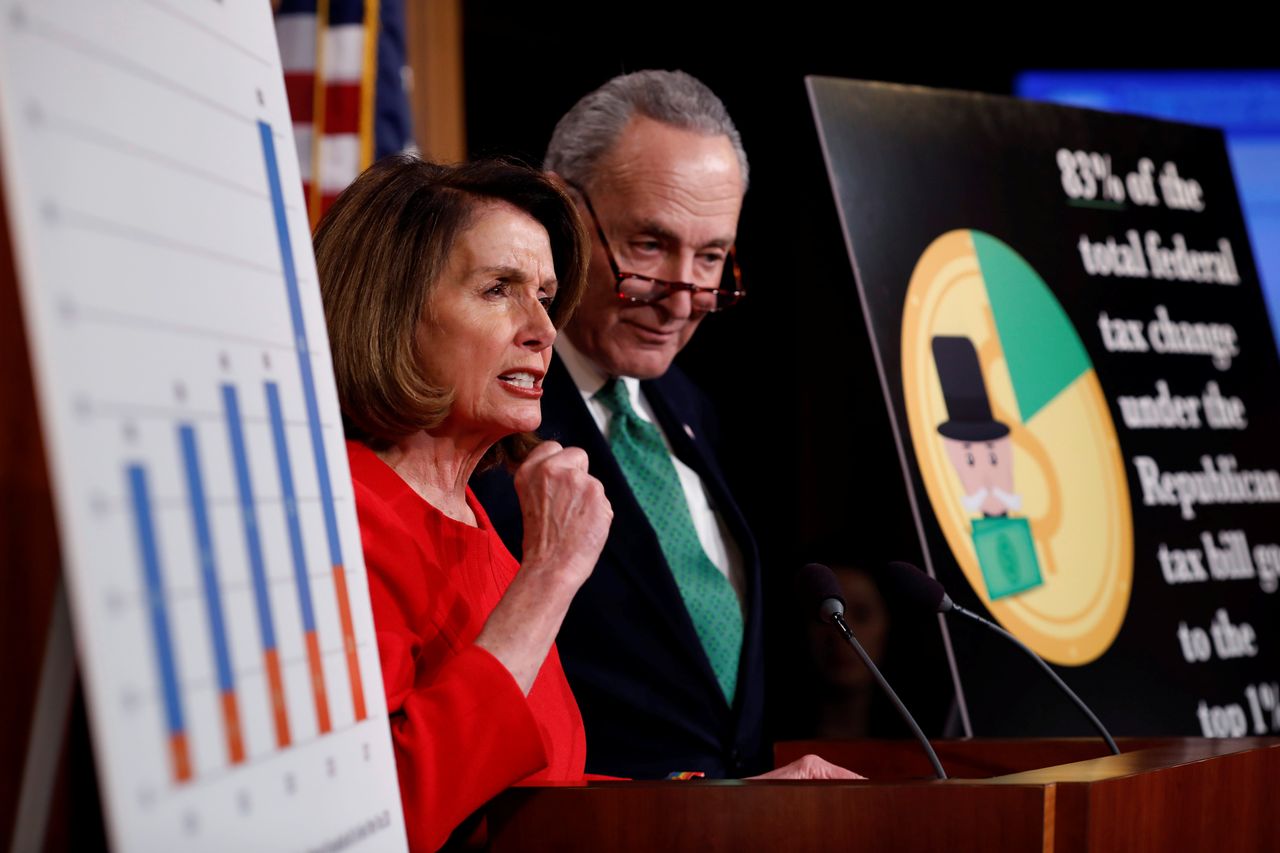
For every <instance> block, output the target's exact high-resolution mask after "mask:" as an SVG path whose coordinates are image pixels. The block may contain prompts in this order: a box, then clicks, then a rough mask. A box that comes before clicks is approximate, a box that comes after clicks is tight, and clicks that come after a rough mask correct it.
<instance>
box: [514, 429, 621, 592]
mask: <svg viewBox="0 0 1280 853" xmlns="http://www.w3.org/2000/svg"><path fill="white" fill-rule="evenodd" d="M515 486H516V496H517V497H518V498H519V499H520V510H521V512H522V513H523V515H524V562H523V563H522V564H521V572H522V573H524V572H546V573H548V574H549V575H550V577H551V578H552V579H554V580H555V581H558V582H560V583H564V584H567V585H569V586H570V587H571V588H572V589H571V593H570V594H571V595H572V593H573V592H577V590H578V587H580V586H582V583H583V582H584V581H585V580H586V579H587V578H588V577H589V576H590V575H591V571H592V569H594V568H595V565H596V559H597V558H598V557H599V556H600V551H601V550H602V549H603V548H604V543H605V539H607V538H608V536H609V523H610V522H611V521H612V520H613V507H611V506H610V505H609V499H608V498H606V497H605V496H604V486H602V485H601V484H600V481H599V480H597V479H596V478H595V477H592V476H591V475H590V474H588V473H587V454H586V452H585V451H583V450H582V449H581V448H578V447H561V446H560V445H559V444H558V443H557V442H554V441H546V442H543V443H542V444H540V445H538V446H537V447H535V448H534V449H533V452H532V453H530V454H529V457H528V458H527V459H525V461H524V463H523V464H522V465H521V466H520V468H519V469H517V471H516V476H515Z"/></svg>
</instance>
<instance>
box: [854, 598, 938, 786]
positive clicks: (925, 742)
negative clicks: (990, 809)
mask: <svg viewBox="0 0 1280 853" xmlns="http://www.w3.org/2000/svg"><path fill="white" fill-rule="evenodd" d="M830 619H831V623H832V624H833V625H835V626H836V627H837V628H838V629H840V633H841V634H843V635H844V638H845V639H846V640H848V641H849V645H851V646H853V650H854V651H855V652H857V653H858V657H859V658H861V659H862V663H863V664H864V665H865V666H866V667H867V669H868V670H870V671H871V675H872V676H873V677H874V678H875V680H876V683H877V684H879V685H880V689H881V690H883V691H884V692H885V695H886V696H888V697H889V700H890V701H891V702H893V705H894V707H895V708H897V709H898V713H899V714H900V715H901V716H902V719H904V720H906V721H907V725H908V726H910V727H911V733H912V734H913V735H915V738H916V740H918V741H919V742H920V746H922V747H924V751H925V754H926V755H927V756H929V763H930V764H932V765H933V773H934V775H935V776H937V777H938V778H939V779H946V778H947V771H945V770H943V769H942V762H940V761H938V754H937V753H936V752H934V751H933V746H932V745H930V743H929V739H928V738H927V737H925V736H924V732H922V731H920V726H919V725H918V724H917V723H916V721H915V718H914V717H912V716H911V714H910V712H908V711H907V707H906V706H905V705H903V704H902V700H901V699H899V698H898V694H897V693H895V692H893V688H892V687H890V686H889V682H887V681H885V679H884V676H883V675H881V674H880V668H879V667H877V666H876V665H875V664H874V663H873V662H872V660H871V656H870V655H868V654H867V651H866V649H864V648H862V644H861V643H859V642H858V638H857V637H855V636H853V631H852V630H851V629H850V628H849V623H848V622H846V621H844V614H843V613H840V612H838V611H837V612H835V613H832V614H831V616H830Z"/></svg>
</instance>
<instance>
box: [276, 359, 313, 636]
mask: <svg viewBox="0 0 1280 853" xmlns="http://www.w3.org/2000/svg"><path fill="white" fill-rule="evenodd" d="M266 386H267V410H268V411H269V412H270V413H271V435H272V437H273V438H274V439H275V443H276V462H277V465H278V467H279V469H280V493H281V496H282V497H283V498H284V519H285V523H286V525H287V526H288V528H289V549H290V551H291V552H292V553H293V575H294V578H295V579H296V582H297V584H298V600H299V602H300V603H301V605H302V630H303V631H314V630H315V629H316V617H315V613H314V612H313V611H312V609H311V581H310V579H309V578H308V577H307V552H306V550H305V549H304V548H303V545H302V525H301V524H300V523H299V521H298V499H297V496H296V494H295V493H294V490H293V466H292V465H290V464H289V445H288V443H287V442H286V441H285V437H284V413H283V410H282V409H281V408H280V389H279V388H277V387H276V383H274V382H268V383H266Z"/></svg>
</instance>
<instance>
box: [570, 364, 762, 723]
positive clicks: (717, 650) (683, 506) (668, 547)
mask: <svg viewBox="0 0 1280 853" xmlns="http://www.w3.org/2000/svg"><path fill="white" fill-rule="evenodd" d="M595 399H597V400H599V401H600V402H601V403H603V404H604V405H605V406H606V407H607V408H608V409H609V411H611V412H613V419H612V420H611V421H610V422H609V447H610V448H612V450H613V455H614V458H615V459H617V460H618V467H620V468H621V469H622V473H623V474H624V475H625V476H626V478H627V483H629V484H630V486H631V491H632V493H634V494H635V496H636V500H637V501H638V502H639V504H640V507H641V508H642V509H643V510H644V514H645V516H647V517H648V519H649V524H651V525H652V526H653V530H654V532H655V533H657V534H658V544H659V545H660V546H661V547H662V554H663V556H664V557H666V558H667V565H668V566H670V567H671V574H672V575H673V576H674V577H675V580H676V586H677V587H678V588H679V589H680V597H681V598H683V599H684V606H685V607H686V608H687V609H688V611H689V616H690V618H691V619H692V620H693V627H694V629H695V630H696V631H697V632H698V639H699V640H701V641H702V648H703V650H704V651H705V652H706V653H707V658H708V660H710V661H711V669H712V670H713V671H714V672H715V675H716V680H717V681H719V682H720V689H721V690H723V691H724V695H725V699H726V700H728V702H729V704H730V705H732V704H733V696H734V693H735V692H736V691H737V688H738V658H739V656H740V655H741V653H742V605H741V604H740V603H739V601H738V594H737V593H736V592H734V590H733V586H732V585H731V584H730V583H729V579H728V578H726V577H725V576H724V574H723V573H722V572H721V571H720V570H719V569H718V568H716V566H715V564H714V563H712V562H711V559H710V558H709V557H708V556H707V552H706V551H704V550H703V548H702V543H701V542H700V541H699V540H698V533H697V530H695V529H694V526H693V517H692V516H691V515H690V514H689V504H688V502H687V501H686V500H685V495H684V489H683V488H681V486H680V476H679V475H678V474H677V473H676V466H675V464H674V463H673V462H672V461H671V455H670V454H669V453H667V447H666V444H664V443H663V441H662V433H661V432H659V431H658V427H656V426H655V425H654V424H651V423H649V422H648V421H646V420H644V419H643V418H641V417H640V416H639V415H637V414H636V413H635V410H634V409H632V408H631V400H630V399H629V394H628V393H627V386H626V385H625V384H624V383H623V382H622V380H620V379H611V380H610V381H609V382H608V384H606V385H605V386H604V387H603V388H601V389H600V391H599V392H597V393H596V396H595Z"/></svg>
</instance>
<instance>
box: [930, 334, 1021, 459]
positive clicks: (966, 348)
mask: <svg viewBox="0 0 1280 853" xmlns="http://www.w3.org/2000/svg"><path fill="white" fill-rule="evenodd" d="M933 363H934V365H935V366H936V367H937V368H938V380H939V381H940V382H941V383H942V397H943V399H944V400H945V401H946V404H947V417H948V418H949V420H948V421H947V422H946V423H943V424H939V425H938V432H940V433H942V435H943V436H945V437H946V438H954V439H957V440H959V441H993V440H995V439H997V438H1003V437H1005V436H1006V435H1008V434H1009V427H1008V426H1006V425H1005V424H1002V423H1001V422H1000V421H998V420H996V419H995V418H994V417H993V416H992V414H991V401H990V400H989V399H987V383H986V381H985V380H983V378H982V367H981V366H980V365H979V364H978V351H977V350H975V349H974V348H973V342H972V341H970V340H969V339H968V338H963V337H952V336H948V335H937V336H935V337H934V339H933Z"/></svg>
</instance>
